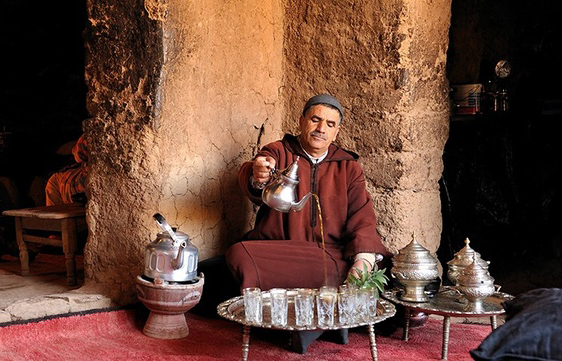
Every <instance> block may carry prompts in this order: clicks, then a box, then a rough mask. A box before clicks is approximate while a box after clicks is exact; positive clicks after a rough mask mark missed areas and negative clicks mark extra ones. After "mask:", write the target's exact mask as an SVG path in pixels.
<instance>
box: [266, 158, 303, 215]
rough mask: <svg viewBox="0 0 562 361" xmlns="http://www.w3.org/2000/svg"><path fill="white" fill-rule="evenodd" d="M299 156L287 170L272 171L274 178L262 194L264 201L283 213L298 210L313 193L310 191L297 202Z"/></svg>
mask: <svg viewBox="0 0 562 361" xmlns="http://www.w3.org/2000/svg"><path fill="white" fill-rule="evenodd" d="M299 158H300V157H297V159H295V161H294V162H293V163H292V164H291V165H289V166H288V167H287V168H285V170H282V171H277V170H274V171H273V172H272V176H273V180H272V181H271V182H270V183H269V184H268V185H267V186H265V188H264V189H263V191H262V195H261V198H262V201H263V202H264V203H265V204H267V205H268V206H269V207H270V208H273V209H275V210H276V211H279V212H283V213H288V212H289V211H293V212H298V211H300V210H301V209H302V208H303V207H304V204H305V203H306V201H308V199H309V198H310V197H311V196H312V193H308V194H306V195H305V196H304V197H302V199H301V200H300V201H298V202H297V189H296V188H297V184H299V177H298V170H299V165H298V161H299Z"/></svg>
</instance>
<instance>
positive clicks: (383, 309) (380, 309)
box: [217, 289, 396, 331]
mask: <svg viewBox="0 0 562 361" xmlns="http://www.w3.org/2000/svg"><path fill="white" fill-rule="evenodd" d="M296 293H297V291H296V290H294V289H289V290H287V295H288V303H289V310H288V314H287V325H286V326H278V325H272V324H271V302H270V293H269V292H267V291H264V292H262V299H263V322H262V323H260V324H256V323H251V322H246V317H245V312H244V296H238V297H234V298H231V299H229V300H227V301H224V302H222V303H221V304H219V305H218V306H217V313H218V314H219V316H221V317H224V318H226V319H228V320H231V321H235V322H238V323H240V324H243V325H247V326H254V327H262V328H272V329H280V330H297V331H302V330H317V329H322V330H337V329H342V328H352V327H359V326H365V325H372V324H375V323H378V322H381V321H383V320H386V319H387V318H389V317H392V316H394V314H395V313H396V308H395V307H394V305H393V304H391V303H390V302H388V301H386V300H383V299H379V300H378V302H377V314H376V315H372V316H371V317H370V318H369V320H367V322H357V323H349V324H342V323H340V322H339V321H338V316H337V311H336V314H335V315H334V325H333V326H318V324H317V323H318V320H317V318H316V312H314V322H313V325H311V326H297V325H296V324H295V295H296Z"/></svg>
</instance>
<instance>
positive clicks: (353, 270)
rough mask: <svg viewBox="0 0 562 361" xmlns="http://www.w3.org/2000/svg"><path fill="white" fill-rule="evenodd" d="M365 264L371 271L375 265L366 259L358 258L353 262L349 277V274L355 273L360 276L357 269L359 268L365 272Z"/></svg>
mask: <svg viewBox="0 0 562 361" xmlns="http://www.w3.org/2000/svg"><path fill="white" fill-rule="evenodd" d="M365 266H367V270H368V271H369V272H370V271H371V270H372V269H373V265H372V264H371V263H369V261H366V260H364V259H358V260H357V261H355V262H353V265H352V266H351V268H350V270H349V272H348V273H347V278H349V275H353V276H354V277H356V278H359V274H358V273H357V271H358V270H359V271H361V272H363V269H364V267H365ZM347 278H346V279H347Z"/></svg>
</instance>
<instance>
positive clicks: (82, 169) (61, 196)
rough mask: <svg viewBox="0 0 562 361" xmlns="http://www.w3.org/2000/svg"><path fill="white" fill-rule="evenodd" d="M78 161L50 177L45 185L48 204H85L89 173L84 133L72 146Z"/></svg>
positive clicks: (73, 153) (75, 158)
mask: <svg viewBox="0 0 562 361" xmlns="http://www.w3.org/2000/svg"><path fill="white" fill-rule="evenodd" d="M72 155H73V156H74V160H75V161H76V163H74V164H72V165H69V166H67V167H65V168H63V169H61V170H60V171H58V172H55V173H54V174H53V175H51V176H50V177H49V180H48V181H47V185H46V186H45V196H46V204H47V206H53V205H57V204H67V203H81V204H83V205H84V204H85V203H86V199H85V184H86V174H87V173H88V145H87V144H86V139H85V138H84V135H82V136H81V137H80V138H79V139H78V141H77V142H76V145H75V146H74V147H73V148H72Z"/></svg>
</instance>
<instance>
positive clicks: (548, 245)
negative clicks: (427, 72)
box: [439, 0, 562, 293]
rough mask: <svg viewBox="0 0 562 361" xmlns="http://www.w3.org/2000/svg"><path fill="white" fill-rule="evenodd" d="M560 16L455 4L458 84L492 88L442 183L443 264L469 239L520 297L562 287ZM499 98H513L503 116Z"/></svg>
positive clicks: (453, 138) (504, 5)
mask: <svg viewBox="0 0 562 361" xmlns="http://www.w3.org/2000/svg"><path fill="white" fill-rule="evenodd" d="M557 9H558V6H557V4H556V3H555V2H554V1H545V0H542V1H507V0H501V1H453V8H452V21H451V28H450V47H449V52H448V61H447V63H448V67H447V71H448V78H449V81H450V84H451V85H455V84H474V83H479V84H483V86H484V92H485V93H484V94H483V95H482V102H481V111H480V112H479V113H478V114H474V115H466V114H462V115H456V114H455V113H454V112H453V115H452V116H451V122H450V135H449V139H448V141H447V144H446V146H445V152H444V155H443V160H444V164H445V169H444V173H443V177H442V179H441V182H440V188H441V198H442V211H443V233H442V239H441V246H440V249H439V257H440V259H441V261H442V262H447V261H448V260H451V258H452V257H453V254H454V253H455V252H457V251H459V250H460V249H461V248H462V247H464V239H465V238H467V237H468V238H469V239H470V241H471V243H470V246H471V247H472V248H474V249H475V250H476V251H477V252H479V253H481V255H482V258H483V259H485V260H487V261H490V262H491V263H490V268H489V270H490V273H491V275H492V276H493V277H495V278H496V281H499V282H498V283H499V284H505V286H506V287H507V288H506V291H507V292H512V293H519V292H522V291H524V290H526V289H532V288H537V287H560V285H561V281H560V275H561V273H562V264H561V261H562V257H561V254H562V239H561V230H560V227H559V226H558V222H560V221H561V220H562V217H561V215H562V212H561V207H562V205H561V199H560V197H561V195H560V184H561V182H560V170H561V159H562V158H561V156H560V154H562V153H561V152H560V142H559V141H558V138H559V135H560V129H561V128H562V127H561V123H562V91H561V87H560V83H561V81H562V70H561V68H560V67H561V65H560V64H562V26H561V22H560V21H559V19H558V15H557V14H559V12H558V11H557ZM500 60H507V61H508V62H509V63H510V64H511V73H510V75H509V76H508V77H506V78H503V79H502V78H498V77H497V76H496V74H495V71H494V70H495V65H496V64H497V63H498V62H499V61H500ZM494 88H495V89H496V90H501V89H505V90H506V92H507V95H508V97H507V99H508V102H507V103H508V105H509V106H508V107H507V109H505V110H501V108H500V109H497V110H495V111H494V107H493V104H492V102H491V101H488V100H490V97H487V96H486V92H488V93H490V92H491V91H490V90H494ZM519 277H521V278H519ZM514 278H519V279H514ZM508 279H509V281H507V280H508Z"/></svg>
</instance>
